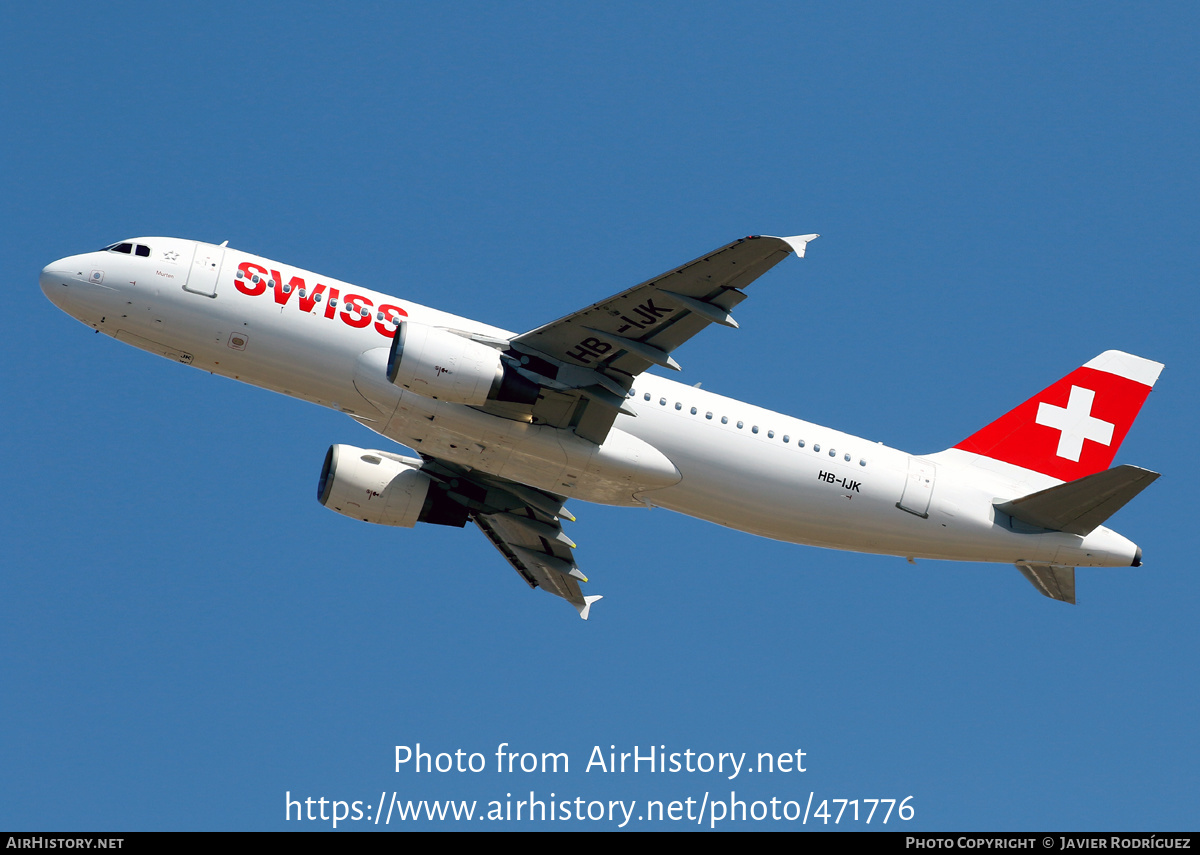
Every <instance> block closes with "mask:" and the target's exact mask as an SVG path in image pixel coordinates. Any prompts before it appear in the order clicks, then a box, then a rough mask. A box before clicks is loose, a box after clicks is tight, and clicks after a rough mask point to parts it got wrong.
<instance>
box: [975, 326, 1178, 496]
mask: <svg viewBox="0 0 1200 855" xmlns="http://www.w3.org/2000/svg"><path fill="white" fill-rule="evenodd" d="M1162 369H1163V366H1162V364H1161V363H1158V362H1152V361H1150V360H1149V359H1143V358H1142V357H1140V356H1133V355H1131V354H1128V353H1122V352H1121V351H1119V350H1108V351H1105V352H1104V353H1102V354H1100V355H1099V356H1097V357H1096V358H1095V359H1093V360H1091V361H1090V362H1088V363H1087V364H1086V365H1084V366H1082V367H1080V368H1076V369H1075V370H1074V371H1072V372H1071V373H1070V374H1068V375H1067V376H1066V377H1064V378H1063V379H1061V380H1059V381H1058V382H1057V383H1055V384H1053V385H1051V386H1049V387H1047V388H1045V389H1043V390H1042V391H1041V392H1039V393H1038V394H1036V395H1034V396H1033V397H1032V398H1030V399H1029V400H1028V401H1026V402H1025V403H1023V404H1021V406H1019V407H1017V408H1016V409H1015V410H1012V411H1010V412H1008V413H1006V414H1005V415H1003V416H1001V417H1000V418H998V419H996V421H994V422H992V423H991V424H990V425H988V426H987V427H985V428H983V429H982V430H979V431H976V432H975V433H973V434H972V435H971V436H969V437H967V438H966V439H964V440H963V441H962V442H960V443H959V444H958V445H956V446H954V447H955V448H957V449H960V450H962V451H970V452H973V453H975V454H979V455H982V456H984V457H990V458H992V459H993V460H1001V461H1003V462H1005V463H1011V464H1013V465H1014V466H1020V467H1022V468H1025V469H1032V470H1034V471H1035V472H1041V473H1042V474H1044V475H1049V476H1050V477H1052V478H1058V479H1059V480H1062V481H1074V480H1076V479H1077V478H1082V477H1084V476H1085V475H1091V474H1092V473H1093V472H1100V471H1102V470H1104V469H1107V468H1108V467H1109V466H1110V465H1111V464H1112V461H1113V457H1115V456H1116V453H1117V449H1118V448H1120V446H1121V442H1122V440H1124V439H1125V435H1126V434H1127V433H1129V428H1130V427H1132V426H1133V420H1134V419H1135V418H1137V414H1138V411H1139V410H1141V408H1142V404H1143V403H1144V402H1145V400H1146V396H1147V395H1149V394H1150V389H1151V388H1152V387H1153V386H1154V381H1155V380H1157V379H1158V375H1159V372H1161V371H1162Z"/></svg>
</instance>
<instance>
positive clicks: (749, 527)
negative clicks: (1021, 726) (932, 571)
mask: <svg viewBox="0 0 1200 855" xmlns="http://www.w3.org/2000/svg"><path fill="white" fill-rule="evenodd" d="M817 237H818V235H815V234H809V235H801V236H796V237H769V236H750V237H746V238H742V239H740V240H736V241H734V242H733V243H730V244H727V245H726V246H723V247H720V248H718V249H715V250H713V251H712V252H709V253H707V254H705V255H703V256H701V257H699V258H697V259H695V260H694V261H690V262H688V263H687V264H683V265H681V266H679V267H676V268H675V269H673V270H668V271H667V272H665V273H663V274H662V275H660V276H656V277H654V278H652V279H648V280H646V281H645V282H643V283H641V284H640V285H636V286H634V287H632V288H629V289H627V290H625V291H622V292H621V293H619V294H617V295H615V296H613V297H609V298H607V299H604V300H601V301H600V302H597V303H595V304H593V305H591V306H588V307H587V308H584V309H581V310H579V311H577V312H574V313H572V314H569V315H567V316H566V317H563V318H560V319H558V320H556V321H553V322H551V323H547V324H545V325H543V326H540V327H536V328H534V329H531V330H529V331H528V332H525V333H521V334H514V333H512V332H509V331H507V330H503V329H499V328H497V327H493V326H490V325H487V324H484V323H480V322H477V321H473V320H469V319H467V318H463V317H458V316H456V315H452V314H447V313H445V312H442V311H438V310H436V309H431V308H427V307H425V306H421V305H417V304H416V303H412V302H410V301H407V300H404V299H402V298H399V297H394V296H391V295H388V294H385V293H382V292H379V291H375V290H371V289H368V288H362V287H359V286H355V285H351V284H349V283H346V282H342V281H339V280H336V279H331V278H328V277H326V276H321V275H318V274H316V273H312V272H310V271H307V270H301V269H298V268H295V267H291V266H289V265H285V264H281V263H279V262H275V261H271V260H269V259H266V258H262V257H259V256H256V255H251V254H249V253H245V252H241V251H238V250H235V249H232V248H230V247H229V246H228V245H227V244H228V242H225V243H222V244H220V245H214V244H210V243H204V242H200V241H193V240H185V239H179V238H169V237H144V238H131V239H129V240H125V241H120V242H118V243H114V244H112V245H110V246H106V247H104V248H103V249H100V250H97V251H95V252H89V253H84V254H82V255H73V256H69V257H66V258H62V259H60V260H58V261H55V262H53V263H51V264H49V265H47V266H46V268H45V269H44V270H43V271H42V272H41V276H40V279H39V282H40V285H41V288H42V290H43V292H44V293H45V294H46V296H47V297H48V298H49V299H50V301H51V302H52V303H54V305H56V306H57V307H58V308H60V309H62V310H63V311H64V312H66V313H67V314H69V315H71V316H72V317H74V318H76V319H77V320H79V321H81V322H82V323H84V324H85V325H87V326H89V327H92V328H93V329H95V330H97V331H98V332H103V333H106V334H107V335H110V336H112V337H113V338H115V339H117V340H118V341H122V342H124V343H126V344H130V345H133V346H134V347H138V348H141V349H143V350H147V351H150V352H151V353H155V354H158V355H159V356H163V357H166V358H168V359H171V360H174V361H177V362H181V363H184V364H186V365H191V366H193V367H195V368H199V369H201V370H204V371H208V372H211V373H213V374H220V375H222V376H225V377H231V378H233V379H235V380H240V381H242V382H245V383H250V384H253V385H255V386H259V387H262V388H265V389H270V390H273V391H276V392H280V393H282V394H285V395H289V396H292V397H295V398H300V399H302V400H306V401H310V402H312V403H315V404H319V405H321V406H324V407H329V408H331V409H334V410H338V411H340V412H342V413H345V414H347V415H348V416H350V417H351V418H353V419H354V420H355V421H357V422H359V423H360V424H362V425H364V426H366V427H367V428H370V429H371V430H372V431H374V432H376V433H377V434H380V435H381V436H383V437H386V438H387V439H389V440H392V441H394V442H396V443H398V444H400V445H402V446H405V447H407V448H408V449H412V450H414V451H415V452H416V454H417V456H411V455H405V454H400V453H397V452H395V451H390V450H380V449H363V448H357V447H353V446H349V445H342V444H335V445H332V446H331V447H330V448H329V450H328V452H327V453H326V455H325V460H324V463H323V465H322V467H321V473H320V478H319V481H318V488H317V498H318V500H319V501H320V502H321V504H322V505H323V506H325V507H326V508H329V509H330V510H332V511H336V512H337V513H339V514H343V515H345V516H347V517H351V518H353V519H358V520H363V521H365V522H370V523H376V524H379V525H388V526H399V527H402V528H412V527H414V526H415V525H416V524H417V523H418V522H422V523H430V524H434V525H448V526H458V527H464V526H465V525H466V523H467V522H468V521H470V522H473V523H474V524H475V525H476V526H477V527H478V528H479V529H480V530H481V531H482V532H483V533H484V535H485V536H486V537H487V538H488V539H489V540H490V541H491V542H492V544H493V545H495V547H496V548H497V549H498V550H499V552H500V554H501V555H502V556H503V557H504V558H505V559H506V560H507V561H508V563H509V564H511V565H512V567H513V568H514V569H515V570H516V571H517V573H518V574H520V576H521V578H522V579H524V580H525V582H526V583H528V584H529V586H530V587H531V588H542V589H543V590H545V591H548V592H549V593H551V594H554V595H556V596H558V597H561V598H563V599H565V600H567V601H568V602H569V603H571V604H572V605H573V606H574V607H575V608H576V610H577V611H578V613H579V615H580V617H582V618H583V619H584V620H587V618H588V616H589V613H590V611H591V608H592V604H593V603H594V602H595V601H596V600H599V599H600V598H601V597H600V596H599V595H595V594H592V595H585V594H584V593H583V589H582V588H581V587H580V586H581V584H582V583H586V582H587V581H588V579H587V577H586V576H585V575H584V574H583V572H582V571H581V569H580V567H579V565H578V564H577V563H576V561H575V556H574V549H575V543H574V542H573V541H572V540H571V538H570V537H569V536H568V535H567V533H566V531H564V528H563V525H562V521H563V520H568V521H571V522H574V521H575V517H574V516H573V515H572V514H571V513H570V511H568V510H567V508H566V504H565V503H566V501H567V500H568V499H577V500H580V501H586V502H595V503H600V504H607V505H619V506H630V507H662V508H667V509H670V510H673V511H677V512H679V513H682V514H687V515H689V516H693V517H698V518H700V519H704V520H709V521H711V522H714V523H718V524H720V525H723V526H727V527H729V528H733V529H737V530H740V531H745V532H750V533H752V534H756V535H760V536H762V537H769V538H773V539H776V540H780V541H787V542H792V543H800V544H808V545H812V546H819V547H828V548H832V549H843V550H851V551H855V552H865V553H879V554H888V555H896V556H901V557H905V558H908V559H909V560H910V561H912V560H915V559H917V558H931V559H948V560H955V561H978V562H998V563H1005V564H1012V565H1015V566H1016V567H1017V568H1018V569H1019V570H1020V572H1021V573H1022V574H1024V576H1025V577H1026V578H1027V579H1028V580H1029V581H1030V582H1031V583H1032V584H1033V586H1034V587H1035V588H1036V589H1037V590H1038V591H1039V592H1040V593H1041V594H1043V595H1044V596H1046V597H1049V598H1051V599H1055V600H1059V601H1063V602H1068V603H1074V602H1075V568H1076V567H1130V566H1132V567H1138V566H1140V565H1141V559H1142V550H1141V548H1140V547H1138V546H1137V545H1135V544H1134V543H1132V542H1131V541H1129V540H1128V539H1126V538H1125V537H1122V536H1121V535H1119V534H1117V533H1116V532H1114V531H1112V530H1110V529H1108V528H1106V527H1105V526H1104V525H1103V523H1104V522H1106V521H1107V520H1108V518H1109V517H1110V516H1111V515H1112V514H1114V513H1115V512H1116V511H1118V510H1119V509H1120V508H1121V507H1123V506H1124V505H1125V504H1126V503H1127V502H1129V501H1130V500H1131V499H1132V498H1133V497H1134V496H1136V495H1137V494H1138V493H1140V492H1141V491H1142V490H1143V489H1145V488H1146V487H1147V486H1149V485H1150V483H1151V482H1153V481H1154V480H1155V479H1156V478H1157V477H1158V473H1155V472H1151V471H1149V470H1146V469H1142V468H1139V467H1135V466H1129V465H1121V466H1117V467H1114V468H1110V465H1111V464H1112V461H1113V458H1114V457H1115V455H1116V453H1117V450H1118V448H1119V447H1120V445H1121V442H1122V441H1123V440H1124V438H1125V436H1126V434H1127V433H1128V432H1129V429H1130V427H1131V426H1132V424H1133V421H1134V419H1135V418H1136V416H1137V414H1138V412H1139V411H1140V409H1141V407H1142V404H1143V403H1144V401H1145V400H1146V397H1147V395H1149V393H1150V390H1151V388H1152V387H1153V386H1154V383H1155V381H1156V380H1157V379H1158V376H1159V373H1160V372H1161V370H1162V368H1163V366H1162V365H1161V364H1160V363H1157V362H1153V361H1151V360H1148V359H1144V358H1142V357H1139V356H1134V355H1132V354H1128V353H1123V352H1120V351H1115V350H1110V351H1106V352H1104V353H1102V354H1100V355H1099V356H1097V357H1096V358H1094V359H1092V360H1091V361H1089V362H1087V363H1086V364H1085V365H1083V366H1081V367H1080V368H1077V369H1076V370H1074V371H1072V372H1071V373H1070V374H1068V375H1067V376H1065V377H1063V378H1062V379H1060V380H1058V381H1057V382H1055V383H1053V384H1051V385H1050V386H1048V387H1047V388H1045V389H1044V390H1042V391H1041V392H1039V393H1038V394H1036V395H1034V396H1033V397H1032V398H1030V399H1029V400H1027V401H1025V402H1024V403H1023V404H1021V405H1020V406H1018V407H1016V408H1015V409H1013V410H1011V411H1009V412H1008V413H1006V414H1005V415H1002V416H1001V417H1000V418H998V419H997V420H996V421H994V422H992V423H991V424H989V425H987V426H985V427H983V428H981V429H980V430H978V431H977V432H975V433H974V434H972V435H971V436H969V437H967V438H966V439H964V440H963V441H961V442H959V443H958V444H957V445H955V446H953V447H952V448H949V449H946V450H944V451H940V452H937V453H933V454H916V455H914V454H909V453H907V452H904V451H900V450H897V449H893V448H889V447H887V446H885V445H883V444H882V443H877V442H871V441H868V440H865V439H861V438H859V437H856V436H852V435H850V434H847V433H843V432H841V431H837V430H833V429H831V428H826V427H821V426H819V425H816V424H813V423H811V422H807V421H804V420H802V419H799V418H794V417H792V416H787V415H783V414H780V413H776V412H772V411H770V410H766V409H763V408H760V407H756V406H752V405H750V404H746V403H743V402H741V401H737V400H735V399H732V398H726V397H723V396H721V395H717V394H714V393H712V392H709V391H707V390H702V389H700V388H699V387H698V385H697V386H687V385H684V384H681V383H677V382H674V381H672V380H669V379H667V378H666V377H663V376H659V375H657V374H653V373H648V369H651V368H654V367H658V368H663V369H667V370H678V369H679V364H678V363H677V362H676V360H675V358H674V355H673V354H674V353H675V351H676V350H677V349H678V348H679V347H680V346H681V345H683V344H684V342H686V341H688V340H689V339H691V338H692V337H693V336H694V335H696V334H697V333H699V332H700V331H701V330H703V329H704V328H706V327H708V326H709V325H711V324H717V325H721V326H726V327H731V328H736V327H737V323H736V322H735V321H734V319H733V317H732V314H731V313H732V310H733V309H734V308H735V307H736V306H737V305H738V304H739V303H741V302H742V301H743V300H744V299H746V297H747V293H746V290H745V289H746V287H747V286H748V285H750V284H751V283H752V282H753V281H754V280H755V279H757V278H758V277H759V276H761V275H762V274H764V273H766V272H767V271H768V270H770V269H771V268H772V267H774V266H775V265H776V264H778V263H779V262H780V261H782V260H783V259H784V258H786V257H788V256H789V255H791V254H795V255H797V256H799V257H801V258H803V257H804V255H805V251H806V247H807V245H808V244H809V243H810V242H811V241H813V240H814V239H816V238H817Z"/></svg>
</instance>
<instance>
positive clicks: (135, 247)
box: [100, 243, 150, 258]
mask: <svg viewBox="0 0 1200 855" xmlns="http://www.w3.org/2000/svg"><path fill="white" fill-rule="evenodd" d="M100 251H101V252H119V253H121V254H122V255H136V256H139V257H141V258H149V257H150V247H148V246H146V245H145V244H141V243H136V244H135V243H114V244H112V245H111V246H106V247H104V249H102V250H100Z"/></svg>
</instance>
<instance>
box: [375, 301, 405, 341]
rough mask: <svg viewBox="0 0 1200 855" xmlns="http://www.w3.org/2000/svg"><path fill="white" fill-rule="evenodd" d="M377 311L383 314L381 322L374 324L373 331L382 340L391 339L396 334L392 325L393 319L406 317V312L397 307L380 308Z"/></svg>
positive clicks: (394, 326)
mask: <svg viewBox="0 0 1200 855" xmlns="http://www.w3.org/2000/svg"><path fill="white" fill-rule="evenodd" d="M379 311H381V312H383V320H382V321H376V322H375V329H376V330H378V331H379V334H380V335H381V336H383V337H384V338H391V337H392V336H394V335H395V334H396V325H395V324H393V323H392V319H393V318H407V317H408V312H406V311H404V310H403V309H401V308H400V307H399V306H380V307H379Z"/></svg>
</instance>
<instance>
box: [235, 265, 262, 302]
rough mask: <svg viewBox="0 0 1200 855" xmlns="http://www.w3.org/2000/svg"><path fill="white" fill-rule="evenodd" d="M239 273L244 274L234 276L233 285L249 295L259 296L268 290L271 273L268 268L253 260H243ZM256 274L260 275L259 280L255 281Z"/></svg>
mask: <svg viewBox="0 0 1200 855" xmlns="http://www.w3.org/2000/svg"><path fill="white" fill-rule="evenodd" d="M238 273H240V274H242V275H241V276H240V277H235V278H234V280H233V286H234V287H235V288H237V289H238V290H239V291H241V292H242V293H243V294H245V295H246V296H247V297H257V296H258V295H259V294H261V293H263V292H264V291H266V290H267V282H266V279H267V277H268V276H269V275H270V274H268V273H267V268H265V267H260V266H259V265H257V264H255V263H254V262H252V261H243V262H242V263H241V264H239V265H238ZM255 276H257V277H258V281H257V282H255V281H254V277H255Z"/></svg>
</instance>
